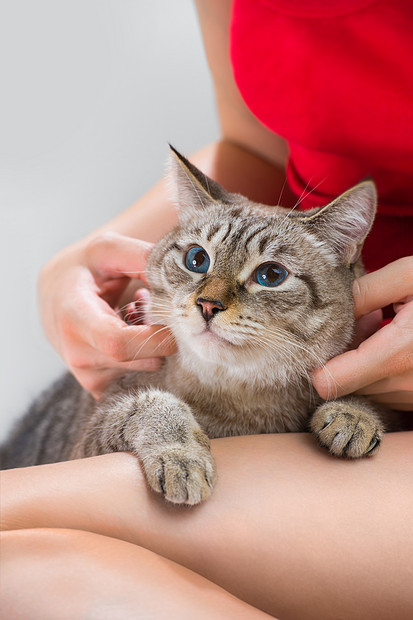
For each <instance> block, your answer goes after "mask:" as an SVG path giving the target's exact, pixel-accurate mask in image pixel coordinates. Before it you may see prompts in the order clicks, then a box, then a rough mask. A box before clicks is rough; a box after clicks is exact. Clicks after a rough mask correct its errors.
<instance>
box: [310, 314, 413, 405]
mask: <svg viewBox="0 0 413 620" xmlns="http://www.w3.org/2000/svg"><path fill="white" fill-rule="evenodd" d="M412 352H413V337H412V335H411V334H410V336H409V335H408V334H404V333H403V330H402V329H400V327H399V326H398V325H397V323H396V322H395V321H393V322H392V323H390V324H389V325H386V326H384V327H383V328H382V329H380V330H379V331H377V332H376V333H375V334H373V335H372V336H371V337H370V338H368V339H367V340H365V341H364V342H362V343H361V345H360V346H359V347H358V348H357V349H354V350H352V351H348V352H347V353H343V354H342V355H339V356H338V357H335V358H333V359H332V360H330V361H329V362H328V363H327V364H326V366H325V370H323V369H318V370H317V371H315V373H314V374H313V384H314V387H315V388H316V390H317V392H318V393H319V394H320V396H321V397H322V398H326V399H327V398H332V397H333V398H337V397H339V396H343V395H345V394H350V393H352V392H355V391H357V390H360V389H361V388H364V387H366V386H369V385H371V384H374V383H376V382H378V381H381V380H383V379H386V378H389V377H395V378H396V377H397V381H398V382H399V383H398V384H399V385H401V381H402V380H401V379H400V377H403V376H404V374H405V373H408V372H410V370H411V368H412V367H413V355H412ZM398 389H401V388H398Z"/></svg>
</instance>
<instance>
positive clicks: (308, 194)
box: [286, 177, 326, 217]
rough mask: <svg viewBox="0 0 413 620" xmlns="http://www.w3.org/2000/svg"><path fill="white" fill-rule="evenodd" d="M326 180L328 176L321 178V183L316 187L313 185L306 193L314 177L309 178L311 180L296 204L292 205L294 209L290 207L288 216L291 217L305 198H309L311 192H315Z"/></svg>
mask: <svg viewBox="0 0 413 620" xmlns="http://www.w3.org/2000/svg"><path fill="white" fill-rule="evenodd" d="M325 180H326V177H325V178H324V179H321V181H320V182H319V183H317V185H316V186H315V187H313V188H312V189H311V190H310V191H309V192H308V193H307V194H306V193H305V192H306V191H307V187H308V186H309V185H310V183H311V181H312V178H311V179H310V180H309V182H308V183H307V185H306V186H305V188H304V190H303V191H302V193H301V196H300V197H299V198H298V200H297V202H296V203H295V205H294V206H293V207H292V209H290V211H289V212H288V213H287V215H286V217H289V216H290V215H291V213H292V212H293V211H294V210H295V209H296V208H297V207H298V206H299V205H300V204H301V203H302V202H303V200H305V199H306V198H308V196H310V194H312V193H313V192H315V190H316V189H317V188H318V187H319V186H320V185H321V184H322V183H324V181H325Z"/></svg>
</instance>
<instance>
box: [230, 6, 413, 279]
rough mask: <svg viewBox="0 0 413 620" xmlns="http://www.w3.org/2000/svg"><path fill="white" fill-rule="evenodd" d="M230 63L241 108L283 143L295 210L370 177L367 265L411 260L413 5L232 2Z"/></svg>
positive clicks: (412, 222) (316, 202)
mask: <svg viewBox="0 0 413 620" xmlns="http://www.w3.org/2000/svg"><path fill="white" fill-rule="evenodd" d="M231 59H232V64H233V69H234V75H235V80H236V82H237V85H238V87H239V89H240V92H241V94H242V96H243V98H244V100H245V102H246V104H247V105H248V107H249V108H250V109H251V111H252V112H253V113H254V114H255V116H256V117H257V118H258V119H259V120H260V121H261V122H262V123H263V124H264V125H265V126H267V127H268V128H269V129H271V130H272V131H274V132H276V133H277V134H279V135H281V136H283V137H284V138H285V139H286V140H287V142H288V144H289V147H290V157H289V162H288V168H287V178H288V182H289V184H290V186H291V189H292V190H293V192H294V193H295V194H296V195H297V196H301V195H304V196H305V197H304V199H303V202H302V203H301V206H302V207H303V208H310V207H314V206H318V205H323V204H326V203H328V202H329V201H330V200H332V199H333V198H335V197H336V196H337V195H338V194H340V193H341V192H343V191H345V190H346V189H348V188H349V187H351V186H352V185H355V184H356V183H357V182H359V181H361V180H363V179H365V178H366V177H372V178H373V179H374V180H375V182H376V184H377V187H378V192H379V209H378V216H377V218H376V222H375V224H374V227H373V230H372V232H371V233H370V235H369V237H368V239H367V242H366V245H365V249H364V252H363V256H364V262H365V265H366V267H367V268H368V269H369V270H372V269H377V268H379V267H381V266H383V265H385V264H387V263H389V262H391V261H393V260H396V259H397V258H400V257H401V256H406V255H409V254H413V2H412V1H411V0H376V1H374V0H234V6H233V19H232V26H231ZM308 192H311V193H309V194H308ZM402 216H403V217H402Z"/></svg>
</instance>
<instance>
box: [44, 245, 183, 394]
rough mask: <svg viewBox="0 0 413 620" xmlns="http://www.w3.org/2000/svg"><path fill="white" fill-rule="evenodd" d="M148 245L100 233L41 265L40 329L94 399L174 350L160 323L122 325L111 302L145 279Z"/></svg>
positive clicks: (166, 331) (152, 366) (156, 366)
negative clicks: (134, 282)
mask: <svg viewBox="0 0 413 620" xmlns="http://www.w3.org/2000/svg"><path fill="white" fill-rule="evenodd" d="M151 248H152V244H150V243H147V242H145V241H139V240H136V239H132V238H130V237H124V236H122V235H118V234H116V233H103V234H101V235H98V236H96V237H95V238H93V239H92V240H88V241H82V242H80V243H78V244H76V245H74V246H71V247H70V248H68V249H66V250H64V251H63V252H61V253H59V254H58V255H57V256H56V257H55V258H53V259H52V260H51V261H50V262H49V263H48V264H47V265H46V266H45V267H44V269H43V271H42V273H41V276H40V280H39V304H40V312H41V316H42V321H43V325H44V329H45V331H46V334H47V336H48V338H49V340H50V342H51V343H52V344H53V346H54V347H55V348H56V349H57V351H58V352H59V353H60V355H61V356H62V358H63V359H64V361H65V362H66V364H67V365H68V367H69V369H70V370H71V372H72V373H73V374H74V376H75V377H76V378H77V380H78V381H79V383H80V384H81V385H82V386H83V387H84V388H85V389H86V390H88V391H89V392H91V393H92V394H93V396H94V397H95V398H99V397H100V396H101V394H102V392H103V390H104V389H105V388H106V387H107V385H108V384H109V383H110V382H111V381H113V380H114V379H115V378H117V377H118V376H120V375H122V374H125V373H126V372H128V371H132V370H140V371H142V370H144V371H151V370H156V369H158V368H159V366H160V365H161V363H162V362H161V359H160V358H161V357H162V356H165V355H170V354H171V353H173V351H174V344H173V340H172V336H171V334H170V332H169V330H167V329H166V328H165V327H161V326H149V325H127V324H126V323H125V322H124V321H123V319H122V317H121V315H120V313H119V312H118V311H116V306H117V304H118V303H119V300H120V298H121V296H122V294H123V293H124V291H125V289H126V287H127V285H128V283H129V282H130V280H131V279H132V278H134V279H137V280H142V281H143V282H145V266H146V261H147V257H148V255H149V252H150V250H151Z"/></svg>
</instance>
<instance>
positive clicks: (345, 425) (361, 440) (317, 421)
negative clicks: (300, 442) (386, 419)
mask: <svg viewBox="0 0 413 620" xmlns="http://www.w3.org/2000/svg"><path fill="white" fill-rule="evenodd" d="M311 429H312V431H313V432H314V434H315V435H316V437H317V439H318V441H319V442H320V444H321V445H322V446H325V447H326V448H328V449H329V451H330V452H331V454H334V455H335V456H341V457H349V458H359V457H361V456H370V455H372V454H374V452H376V451H377V449H378V447H379V445H380V443H381V440H382V437H383V427H382V424H381V422H380V420H379V419H378V418H377V417H376V416H375V415H374V414H373V413H372V411H371V410H369V408H365V407H363V406H360V405H359V404H358V403H357V402H352V401H345V400H343V401H332V402H328V403H325V404H324V405H322V406H321V407H319V408H318V409H317V411H316V412H315V413H314V415H313V418H312V420H311Z"/></svg>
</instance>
